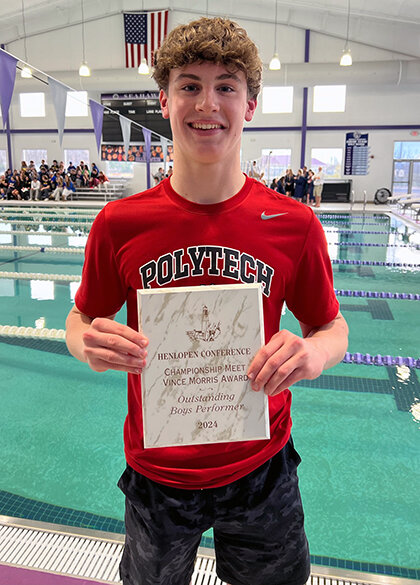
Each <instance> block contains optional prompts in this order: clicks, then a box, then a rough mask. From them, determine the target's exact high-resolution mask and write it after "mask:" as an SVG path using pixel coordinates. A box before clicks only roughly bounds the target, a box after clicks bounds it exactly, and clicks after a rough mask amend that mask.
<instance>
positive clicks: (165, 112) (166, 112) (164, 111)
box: [159, 89, 169, 120]
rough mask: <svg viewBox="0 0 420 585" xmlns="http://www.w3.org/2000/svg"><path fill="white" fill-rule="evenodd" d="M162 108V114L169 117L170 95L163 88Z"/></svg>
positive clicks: (160, 97)
mask: <svg viewBox="0 0 420 585" xmlns="http://www.w3.org/2000/svg"><path fill="white" fill-rule="evenodd" d="M159 101H160V108H161V110H162V116H163V118H165V120H168V119H169V108H168V96H167V95H166V92H165V91H164V90H163V89H161V90H160V92H159Z"/></svg>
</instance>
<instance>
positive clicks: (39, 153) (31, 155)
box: [22, 149, 47, 170]
mask: <svg viewBox="0 0 420 585" xmlns="http://www.w3.org/2000/svg"><path fill="white" fill-rule="evenodd" d="M22 160H24V161H25V162H26V164H29V162H30V161H31V160H33V161H34V164H35V168H36V169H37V170H39V166H40V164H41V161H42V160H47V151H46V150H41V149H37V150H26V149H25V150H22Z"/></svg>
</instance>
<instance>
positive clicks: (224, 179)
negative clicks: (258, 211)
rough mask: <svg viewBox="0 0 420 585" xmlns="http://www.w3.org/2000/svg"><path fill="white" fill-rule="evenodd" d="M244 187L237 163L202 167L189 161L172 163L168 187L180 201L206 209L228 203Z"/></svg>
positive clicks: (238, 163) (221, 162)
mask: <svg viewBox="0 0 420 585" xmlns="http://www.w3.org/2000/svg"><path fill="white" fill-rule="evenodd" d="M244 183H245V176H244V174H243V173H242V171H241V166H240V162H239V159H238V161H234V160H230V161H229V165H226V161H218V162H217V163H214V164H201V163H197V162H194V161H191V162H189V163H187V164H183V162H182V161H177V160H174V172H173V174H172V175H171V186H172V188H173V189H174V191H176V192H177V193H178V195H181V197H184V198H185V199H188V200H189V201H192V202H194V203H201V204H202V205H208V204H212V203H220V202H222V201H226V200H227V199H230V198H231V197H233V196H234V195H236V193H238V192H239V191H240V190H241V189H242V187H243V185H244Z"/></svg>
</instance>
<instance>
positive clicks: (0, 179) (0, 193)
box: [0, 175, 9, 199]
mask: <svg viewBox="0 0 420 585" xmlns="http://www.w3.org/2000/svg"><path fill="white" fill-rule="evenodd" d="M8 188H9V183H8V182H7V180H6V175H1V176H0V199H6V197H7V190H8Z"/></svg>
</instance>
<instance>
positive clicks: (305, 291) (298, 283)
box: [286, 214, 339, 327]
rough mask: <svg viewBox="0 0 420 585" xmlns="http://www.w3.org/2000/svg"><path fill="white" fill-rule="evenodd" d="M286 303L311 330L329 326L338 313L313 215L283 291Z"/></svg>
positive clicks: (320, 232) (324, 247)
mask: <svg viewBox="0 0 420 585" xmlns="http://www.w3.org/2000/svg"><path fill="white" fill-rule="evenodd" d="M286 304H287V306H288V308H289V309H290V310H291V311H292V313H293V314H294V315H295V317H296V318H297V319H298V320H299V321H301V322H302V323H305V324H306V325H311V326H313V327H320V326H321V325H325V324H326V323H329V322H330V321H332V320H333V319H334V318H335V317H336V316H337V313H338V310H339V303H338V301H337V298H336V295H335V292H334V284H333V274H332V266H331V260H330V257H329V255H328V246H327V240H326V238H325V234H324V230H323V228H322V225H321V223H320V222H319V220H318V218H317V217H316V216H315V214H313V217H312V221H311V223H310V225H309V229H308V233H307V237H306V240H305V243H304V246H303V250H302V253H301V256H300V258H299V259H298V261H297V266H296V269H295V274H294V278H293V279H292V281H291V283H290V285H289V286H288V287H287V290H286Z"/></svg>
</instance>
